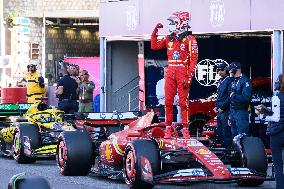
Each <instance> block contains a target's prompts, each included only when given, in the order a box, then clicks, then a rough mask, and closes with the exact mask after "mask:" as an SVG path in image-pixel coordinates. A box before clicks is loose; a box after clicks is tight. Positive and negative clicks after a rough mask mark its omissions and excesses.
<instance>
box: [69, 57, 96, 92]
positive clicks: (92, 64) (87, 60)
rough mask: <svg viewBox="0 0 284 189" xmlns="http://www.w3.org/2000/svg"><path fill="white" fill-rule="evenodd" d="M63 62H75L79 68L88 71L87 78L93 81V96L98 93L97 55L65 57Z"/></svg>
mask: <svg viewBox="0 0 284 189" xmlns="http://www.w3.org/2000/svg"><path fill="white" fill-rule="evenodd" d="M64 61H65V62H68V63H70V64H76V65H78V66H79V67H80V70H87V71H88V72H89V75H90V77H89V79H90V80H91V81H93V82H94V83H95V86H96V87H95V90H94V96H96V95H97V94H100V58H99V57H66V58H64Z"/></svg>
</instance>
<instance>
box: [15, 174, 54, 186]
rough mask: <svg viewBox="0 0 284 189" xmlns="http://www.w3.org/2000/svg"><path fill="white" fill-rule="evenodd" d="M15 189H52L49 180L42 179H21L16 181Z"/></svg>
mask: <svg viewBox="0 0 284 189" xmlns="http://www.w3.org/2000/svg"><path fill="white" fill-rule="evenodd" d="M15 186H16V188H15V189H31V188H40V189H51V187H50V185H49V183H48V182H47V180H45V179H44V178H42V177H30V178H21V179H19V180H17V181H16V183H15Z"/></svg>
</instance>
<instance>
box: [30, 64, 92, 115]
mask: <svg viewBox="0 0 284 189" xmlns="http://www.w3.org/2000/svg"><path fill="white" fill-rule="evenodd" d="M27 68H28V73H27V75H26V77H25V80H26V82H27V83H26V86H27V97H28V103H39V102H41V101H42V97H44V96H45V93H46V86H45V84H44V79H43V77H42V76H40V75H39V73H38V72H37V70H36V65H35V64H29V65H28V66H27ZM94 89H95V84H94V83H93V82H92V81H90V80H89V73H88V71H87V70H81V71H80V68H79V66H77V65H74V64H67V66H62V68H61V69H60V78H59V80H58V81H57V86H56V89H55V91H54V93H55V95H56V97H57V98H58V109H59V110H62V111H64V112H65V113H66V114H73V113H74V112H94V105H93V104H94V103H93V99H94V98H93V92H94ZM49 96H52V95H49Z"/></svg>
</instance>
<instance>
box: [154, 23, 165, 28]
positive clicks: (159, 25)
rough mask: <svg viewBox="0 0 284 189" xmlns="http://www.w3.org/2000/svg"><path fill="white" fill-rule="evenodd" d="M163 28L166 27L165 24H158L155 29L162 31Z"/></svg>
mask: <svg viewBox="0 0 284 189" xmlns="http://www.w3.org/2000/svg"><path fill="white" fill-rule="evenodd" d="M163 27H164V26H163V24H161V23H158V24H157V25H156V27H155V28H156V29H160V28H163Z"/></svg>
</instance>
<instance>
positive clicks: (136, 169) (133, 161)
mask: <svg viewBox="0 0 284 189" xmlns="http://www.w3.org/2000/svg"><path fill="white" fill-rule="evenodd" d="M142 158H144V159H145V158H146V159H147V160H148V162H149V163H150V166H151V173H152V174H151V175H152V176H154V175H158V174H159V173H160V171H161V157H160V153H159V147H158V145H157V144H156V143H155V141H152V140H146V139H145V140H143V139H141V140H134V141H132V142H131V143H130V144H128V145H127V147H126V149H125V153H124V158H123V166H124V171H125V182H126V184H127V185H128V186H129V188H131V189H140V188H143V189H152V188H153V187H154V184H153V182H151V179H150V180H145V179H143V178H144V176H143V169H144V170H145V165H144V167H143V165H142V160H143V159H142ZM147 167H148V166H147ZM147 170H149V167H148V169H147Z"/></svg>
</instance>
